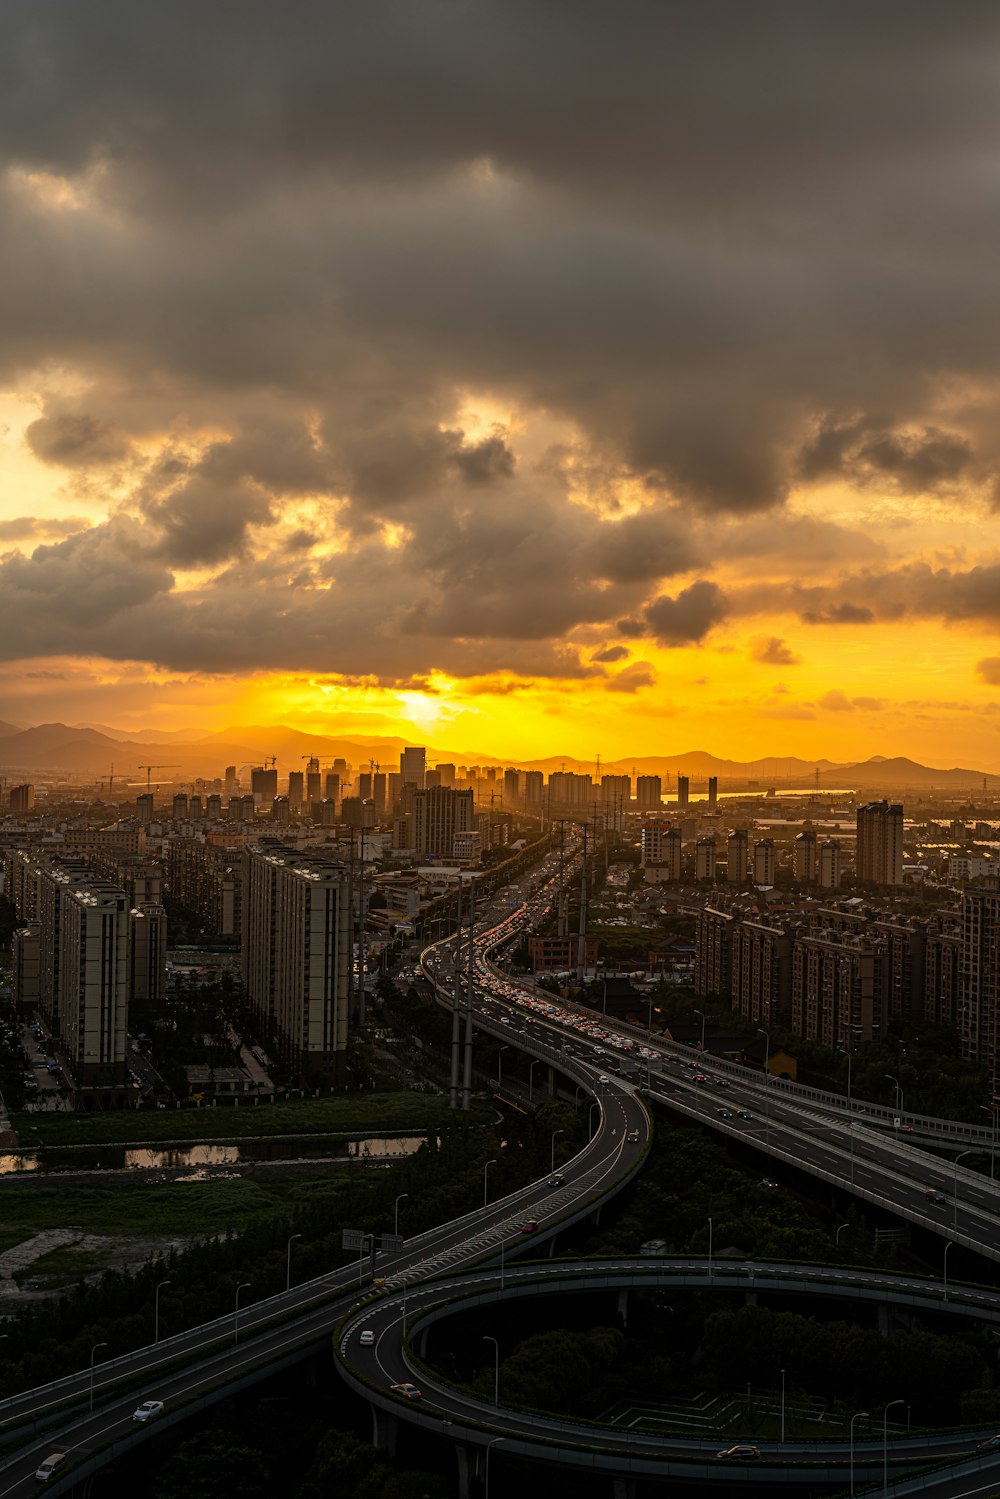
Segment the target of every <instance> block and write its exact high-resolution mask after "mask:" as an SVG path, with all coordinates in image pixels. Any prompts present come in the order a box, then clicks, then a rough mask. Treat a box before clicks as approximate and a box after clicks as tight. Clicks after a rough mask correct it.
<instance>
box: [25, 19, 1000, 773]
mask: <svg viewBox="0 0 1000 1499" xmlns="http://www.w3.org/2000/svg"><path fill="white" fill-rule="evenodd" d="M998 74H1000V8H998V7H997V6H996V5H995V4H993V3H989V0H986V3H969V0H953V3H951V4H948V5H942V4H941V3H940V0H933V3H924V0H898V3H897V0H879V3H878V4H877V5H872V4H870V3H869V0H865V3H856V0H830V3H824V0H789V3H773V0H754V3H753V4H747V3H746V0H681V3H668V0H651V3H630V0H622V3H620V4H617V5H614V6H609V5H607V4H606V3H600V4H598V3H592V0H421V3H420V4H418V5H415V4H413V3H412V0H365V3H364V4H363V5H358V6H354V5H331V4H329V3H328V0H286V3H284V4H282V5H275V4H274V3H273V0H213V3H212V4H210V5H205V4H204V0H171V3H170V4H169V5H137V4H135V0H92V3H90V4H88V5H81V4H80V3H79V0H32V3H31V4H30V5H20V6H18V5H13V6H4V7H2V8H0V719H3V720H6V721H9V722H15V723H24V724H28V723H39V722H45V721H52V720H56V719H58V720H61V721H64V722H69V723H77V722H101V723H104V724H109V725H116V726H120V727H121V728H123V729H128V730H136V729H140V728H142V729H146V728H148V729H153V730H155V729H157V728H159V729H178V728H188V727H190V728H192V729H196V730H199V731H201V732H207V731H210V730H214V729H221V728H224V727H226V726H228V725H231V724H240V723H264V722H284V723H288V724H292V725H294V726H296V727H300V728H303V729H308V730H310V731H314V732H331V733H332V732H336V733H338V734H345V735H350V734H352V733H365V734H387V733H401V734H403V735H404V736H405V737H414V738H416V739H418V740H421V739H426V740H427V741H428V742H432V743H436V744H450V745H454V746H476V747H477V748H479V749H480V750H491V751H493V752H494V753H496V754H498V755H500V756H501V757H503V756H507V757H509V758H510V759H511V760H516V759H517V757H519V756H520V757H524V758H529V757H539V756H542V755H547V754H552V753H558V752H560V751H561V752H566V753H570V754H575V755H579V756H580V757H582V758H589V757H592V756H594V755H596V754H601V755H602V757H603V758H604V759H612V758H616V757H620V756H623V755H628V754H634V755H645V754H665V753H670V752H680V751H683V750H690V749H694V748H704V749H709V750H712V751H714V752H715V753H716V754H719V755H723V756H726V757H730V758H737V759H754V758H758V757H762V756H764V755H766V754H771V753H774V754H782V755H796V754H798V755H802V756H803V757H806V758H811V757H814V756H824V755H825V756H827V757H828V758H830V759H834V760H837V759H843V760H847V759H857V758H864V757H866V756H867V755H870V754H875V753H879V754H887V755H895V754H907V755H911V756H913V757H914V758H916V759H921V760H923V761H924V762H926V763H929V764H936V765H945V766H950V765H956V764H966V765H974V766H976V767H977V768H982V769H988V770H994V769H998V768H1000V636H998V622H1000V424H998V422H997V420H996V408H997V400H998V392H1000V285H998V282H1000V255H998V254H997V243H998V228H1000V88H998Z"/></svg>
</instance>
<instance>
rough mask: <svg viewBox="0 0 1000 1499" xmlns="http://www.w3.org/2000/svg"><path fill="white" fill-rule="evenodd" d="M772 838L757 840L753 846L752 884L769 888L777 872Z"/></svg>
mask: <svg viewBox="0 0 1000 1499" xmlns="http://www.w3.org/2000/svg"><path fill="white" fill-rule="evenodd" d="M777 867H778V866H777V855H776V854H775V849H774V839H773V838H758V839H757V841H756V842H755V843H754V846H753V882H754V884H755V885H765V886H767V887H768V888H770V887H771V886H772V885H773V884H774V877H775V873H776V871H777Z"/></svg>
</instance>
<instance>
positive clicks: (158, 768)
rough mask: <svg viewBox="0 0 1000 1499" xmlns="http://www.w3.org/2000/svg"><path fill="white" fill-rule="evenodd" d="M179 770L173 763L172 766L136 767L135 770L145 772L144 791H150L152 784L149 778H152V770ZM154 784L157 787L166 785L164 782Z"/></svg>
mask: <svg viewBox="0 0 1000 1499" xmlns="http://www.w3.org/2000/svg"><path fill="white" fill-rule="evenodd" d="M179 768H180V767H179V766H178V765H177V764H176V763H174V764H173V765H139V766H137V767H136V769H137V770H144V771H145V772H146V790H147V791H148V790H149V789H150V787H151V786H152V784H153V783H152V780H151V779H150V777H151V776H152V774H153V771H154V770H178V769H179ZM133 784H135V783H134V782H133ZM156 784H157V786H165V785H166V784H167V783H166V781H157V783H156Z"/></svg>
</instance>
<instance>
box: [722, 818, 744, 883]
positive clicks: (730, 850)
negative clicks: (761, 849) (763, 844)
mask: <svg viewBox="0 0 1000 1499" xmlns="http://www.w3.org/2000/svg"><path fill="white" fill-rule="evenodd" d="M726 859H727V864H726V882H727V883H728V884H730V885H745V884H746V881H747V864H748V862H749V859H750V834H749V833H748V832H747V830H746V828H736V829H734V831H733V832H731V833H730V835H729V837H728V839H727V840H726Z"/></svg>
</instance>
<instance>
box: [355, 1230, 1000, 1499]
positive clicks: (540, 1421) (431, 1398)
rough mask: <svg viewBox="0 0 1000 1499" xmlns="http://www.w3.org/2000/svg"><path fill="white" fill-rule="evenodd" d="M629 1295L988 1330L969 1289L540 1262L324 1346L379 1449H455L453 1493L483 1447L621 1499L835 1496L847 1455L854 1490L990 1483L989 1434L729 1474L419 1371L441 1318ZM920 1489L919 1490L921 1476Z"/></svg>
mask: <svg viewBox="0 0 1000 1499" xmlns="http://www.w3.org/2000/svg"><path fill="white" fill-rule="evenodd" d="M636 1288H642V1289H652V1288H668V1289H670V1290H671V1291H672V1292H684V1291H691V1290H694V1291H704V1290H706V1289H710V1288H711V1289H714V1290H716V1291H719V1292H729V1293H735V1294H736V1295H738V1296H740V1297H749V1298H751V1299H753V1300H757V1299H758V1298H760V1297H763V1296H766V1297H767V1298H768V1299H769V1300H770V1299H773V1298H777V1297H780V1296H789V1295H791V1296H798V1297H801V1296H803V1295H808V1296H809V1297H810V1298H816V1299H820V1300H823V1299H826V1300H838V1299H839V1300H842V1301H846V1300H849V1301H852V1302H861V1303H865V1302H867V1303H868V1304H869V1305H870V1306H871V1307H872V1309H873V1310H877V1311H879V1312H881V1311H882V1309H883V1308H898V1309H899V1310H900V1311H902V1312H906V1313H909V1314H913V1313H918V1314H920V1313H922V1314H925V1315H926V1314H935V1313H940V1312H941V1311H942V1309H943V1307H944V1302H945V1301H946V1300H947V1308H946V1309H947V1311H948V1312H949V1313H951V1314H953V1315H955V1316H957V1317H959V1318H965V1319H968V1320H972V1321H974V1322H975V1323H976V1324H984V1323H986V1324H991V1325H993V1326H1000V1292H993V1291H988V1290H983V1289H978V1288H971V1287H962V1288H954V1287H953V1288H952V1289H951V1291H950V1292H943V1290H942V1287H941V1286H940V1285H939V1284H938V1283H937V1282H936V1281H928V1280H923V1279H920V1278H918V1277H913V1276H899V1275H890V1274H869V1273H866V1272H862V1271H854V1270H836V1269H831V1268H830V1267H827V1266H814V1265H787V1264H782V1263H764V1262H757V1263H754V1262H750V1261H724V1262H721V1263H720V1262H719V1261H715V1262H713V1261H711V1260H704V1259H702V1260H690V1259H682V1260H679V1259H660V1258H656V1259H646V1258H640V1259H614V1260H582V1261H575V1262H561V1261H558V1260H551V1261H548V1262H540V1263H534V1264H518V1265H514V1266H513V1267H510V1266H507V1267H505V1268H504V1269H503V1271H502V1272H501V1271H500V1270H498V1269H497V1268H496V1267H495V1266H494V1267H492V1268H487V1267H482V1266H480V1267H479V1268H477V1269H474V1270H469V1271H465V1272H464V1273H462V1274H459V1275H444V1276H439V1277H437V1278H436V1279H435V1280H433V1281H430V1282H426V1283H423V1284H420V1285H417V1286H414V1287H412V1288H409V1289H408V1294H407V1293H404V1291H403V1290H402V1289H400V1288H394V1289H393V1294H392V1295H391V1296H390V1297H388V1298H386V1299H383V1300H380V1301H378V1302H373V1303H371V1304H370V1305H368V1306H366V1307H364V1308H362V1309H360V1310H358V1311H356V1312H354V1313H352V1314H351V1316H349V1317H348V1318H347V1319H346V1320H345V1322H344V1324H343V1325H342V1327H341V1329H340V1333H339V1341H338V1356H339V1359H340V1362H341V1366H342V1372H343V1373H344V1377H345V1378H346V1379H347V1381H348V1382H349V1383H350V1384H351V1385H352V1386H353V1387H354V1388H355V1389H356V1390H357V1391H358V1392H359V1393H361V1394H362V1395H364V1397H365V1398H366V1399H367V1400H369V1401H370V1402H371V1403H372V1405H373V1407H374V1409H375V1411H376V1429H377V1431H378V1432H379V1435H380V1438H381V1440H382V1442H383V1444H384V1445H385V1446H387V1447H389V1448H390V1449H391V1448H392V1447H393V1445H394V1438H395V1428H396V1425H397V1422H398V1420H399V1419H405V1420H406V1421H407V1422H412V1423H415V1424H417V1425H418V1426H421V1427H423V1428H424V1429H425V1430H427V1431H429V1432H433V1433H435V1434H437V1435H440V1436H446V1437H448V1438H449V1439H450V1440H451V1441H452V1442H454V1443H455V1444H456V1446H457V1447H459V1449H460V1450H461V1449H464V1453H465V1456H464V1461H460V1473H461V1475H462V1477H463V1480H464V1482H463V1484H462V1491H463V1493H464V1492H465V1490H466V1488H467V1479H468V1476H469V1475H470V1474H471V1473H472V1472H481V1470H482V1467H483V1466H484V1462H483V1455H484V1452H485V1450H486V1448H487V1447H488V1446H492V1445H495V1444H496V1443H497V1442H502V1443H503V1449H504V1453H505V1455H506V1456H509V1457H510V1456H513V1457H519V1458H522V1459H524V1460H527V1461H530V1462H535V1463H542V1464H546V1463H548V1464H558V1465H559V1466H560V1467H568V1468H577V1469H580V1470H582V1471H590V1472H594V1471H600V1472H603V1473H605V1474H606V1475H608V1476H609V1477H611V1478H614V1479H615V1480H616V1482H617V1484H618V1485H619V1491H620V1492H622V1493H624V1494H628V1493H629V1492H634V1487H635V1484H636V1482H637V1481H638V1480H656V1481H658V1482H660V1483H662V1482H664V1481H666V1480H670V1479H673V1480H676V1481H684V1482H686V1483H689V1484H697V1485H698V1486H699V1487H700V1486H702V1485H705V1484H715V1485H718V1484H723V1485H727V1486H728V1485H731V1484H732V1483H734V1482H739V1483H740V1484H747V1485H751V1484H752V1485H755V1486H762V1487H766V1486H774V1485H776V1484H782V1485H788V1484H789V1483H793V1482H794V1483H796V1484H798V1485H802V1486H808V1487H810V1488H824V1487H832V1488H843V1487H846V1485H847V1484H848V1483H849V1481H850V1471H851V1466H852V1446H853V1467H854V1477H855V1479H856V1481H857V1482H858V1483H861V1482H863V1481H866V1480H880V1479H881V1478H882V1475H883V1467H885V1468H886V1470H887V1471H888V1472H889V1473H890V1474H891V1475H894V1474H896V1473H902V1472H904V1471H912V1470H913V1469H914V1468H919V1467H920V1466H921V1465H929V1466H931V1467H933V1468H937V1467H938V1466H939V1465H941V1464H947V1465H948V1466H949V1470H950V1471H949V1473H948V1474H947V1475H940V1476H939V1475H938V1474H935V1475H934V1479H933V1481H934V1483H940V1482H944V1483H947V1482H951V1481H955V1480H956V1479H960V1481H962V1482H964V1475H967V1474H976V1475H979V1474H982V1475H983V1477H988V1476H990V1475H992V1477H993V1479H994V1481H996V1482H1000V1452H998V1451H996V1450H993V1451H986V1452H977V1451H976V1448H977V1444H978V1442H979V1441H981V1440H983V1439H985V1438H988V1437H990V1436H992V1435H993V1431H994V1428H992V1427H991V1428H988V1429H986V1430H983V1431H981V1432H968V1431H966V1432H963V1433H961V1434H951V1433H940V1434H936V1435H930V1436H927V1435H924V1436H919V1437H918V1436H914V1437H909V1436H905V1437H904V1436H900V1435H898V1434H897V1433H895V1432H894V1433H893V1435H892V1438H891V1440H890V1441H889V1442H888V1443H887V1445H886V1446H885V1447H884V1446H883V1442H882V1439H881V1437H879V1438H878V1439H877V1440H874V1441H873V1440H872V1439H871V1438H870V1437H868V1438H866V1439H862V1438H860V1437H859V1438H858V1440H857V1441H856V1443H854V1444H851V1443H850V1442H849V1440H848V1438H847V1436H846V1435H845V1434H844V1433H843V1432H840V1433H839V1434H838V1435H837V1436H836V1437H832V1438H830V1439H828V1440H823V1441H819V1440H810V1441H802V1440H799V1439H795V1438H792V1439H790V1440H788V1441H786V1442H784V1443H778V1442H763V1441H762V1442H761V1443H760V1453H761V1456H760V1460H759V1461H754V1462H753V1463H738V1462H737V1463H734V1462H733V1461H732V1460H728V1459H720V1458H718V1457H717V1452H718V1449H719V1441H720V1439H719V1437H718V1436H715V1437H712V1438H708V1439H706V1438H696V1437H683V1436H678V1435H676V1434H669V1435H665V1434H664V1435H661V1434H658V1433H657V1431H656V1430H655V1423H652V1422H649V1423H647V1424H646V1425H644V1426H642V1427H639V1428H638V1429H637V1428H636V1427H635V1426H634V1425H632V1426H627V1427H622V1428H619V1427H615V1426H609V1425H598V1424H595V1423H593V1422H585V1421H575V1420H569V1419H566V1420H560V1419H558V1418H556V1417H551V1416H541V1415H537V1414H533V1413H531V1412H526V1411H519V1410H515V1409H512V1408H505V1407H504V1406H503V1404H502V1403H501V1402H500V1401H498V1402H497V1403H495V1404H494V1403H492V1402H486V1401H483V1400H480V1399H477V1398H475V1397H474V1396H472V1395H470V1394H469V1393H468V1391H466V1390H463V1389H461V1388H459V1387H456V1386H454V1385H452V1384H449V1383H448V1382H447V1381H445V1380H443V1379H441V1378H440V1377H438V1376H436V1375H435V1374H434V1373H433V1372H432V1371H431V1370H429V1369H428V1368H427V1366H426V1364H425V1363H424V1362H423V1357H422V1355H423V1352H424V1349H425V1345H426V1337H427V1332H428V1329H429V1328H430V1327H431V1326H432V1325H433V1324H435V1323H438V1322H441V1321H443V1320H445V1319H447V1318H449V1317H454V1316H457V1315H461V1314H462V1313H465V1312H469V1311H472V1310H474V1309H481V1308H483V1307H491V1308H493V1309H494V1310H495V1311H496V1314H497V1316H496V1323H495V1324H494V1325H496V1326H497V1327H501V1326H502V1325H503V1307H504V1304H505V1303H506V1304H510V1303H511V1302H513V1301H529V1302H530V1300H531V1298H533V1297H534V1298H543V1299H544V1300H545V1302H546V1303H548V1301H549V1300H550V1298H551V1297H553V1296H558V1295H564V1294H570V1293H573V1294H579V1293H580V1292H581V1291H588V1292H592V1293H596V1294H603V1295H604V1296H605V1298H608V1297H611V1298H612V1299H614V1300H615V1301H616V1303H617V1307H618V1310H619V1311H620V1312H622V1313H623V1314H624V1313H625V1310H626V1299H627V1296H628V1293H629V1291H631V1290H632V1289H636ZM404 1324H405V1334H404ZM362 1330H366V1331H368V1332H370V1333H371V1334H372V1335H373V1337H374V1342H373V1343H372V1344H371V1346H362V1345H361V1344H360V1342H359V1334H360V1332H361V1331H362ZM401 1382H412V1383H416V1384H417V1385H418V1386H419V1388H420V1390H421V1392H422V1399H421V1400H420V1402H419V1404H413V1403H409V1402H407V1403H405V1404H404V1402H402V1401H400V1400H399V1399H398V1398H397V1397H396V1396H394V1395H393V1394H392V1393H391V1389H390V1387H391V1385H393V1384H395V1383H401ZM498 1394H501V1395H502V1391H498ZM872 1424H874V1423H872ZM924 1481H929V1480H928V1478H927V1475H925V1477H924ZM893 1491H894V1492H895V1490H893ZM900 1492H903V1490H900Z"/></svg>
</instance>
